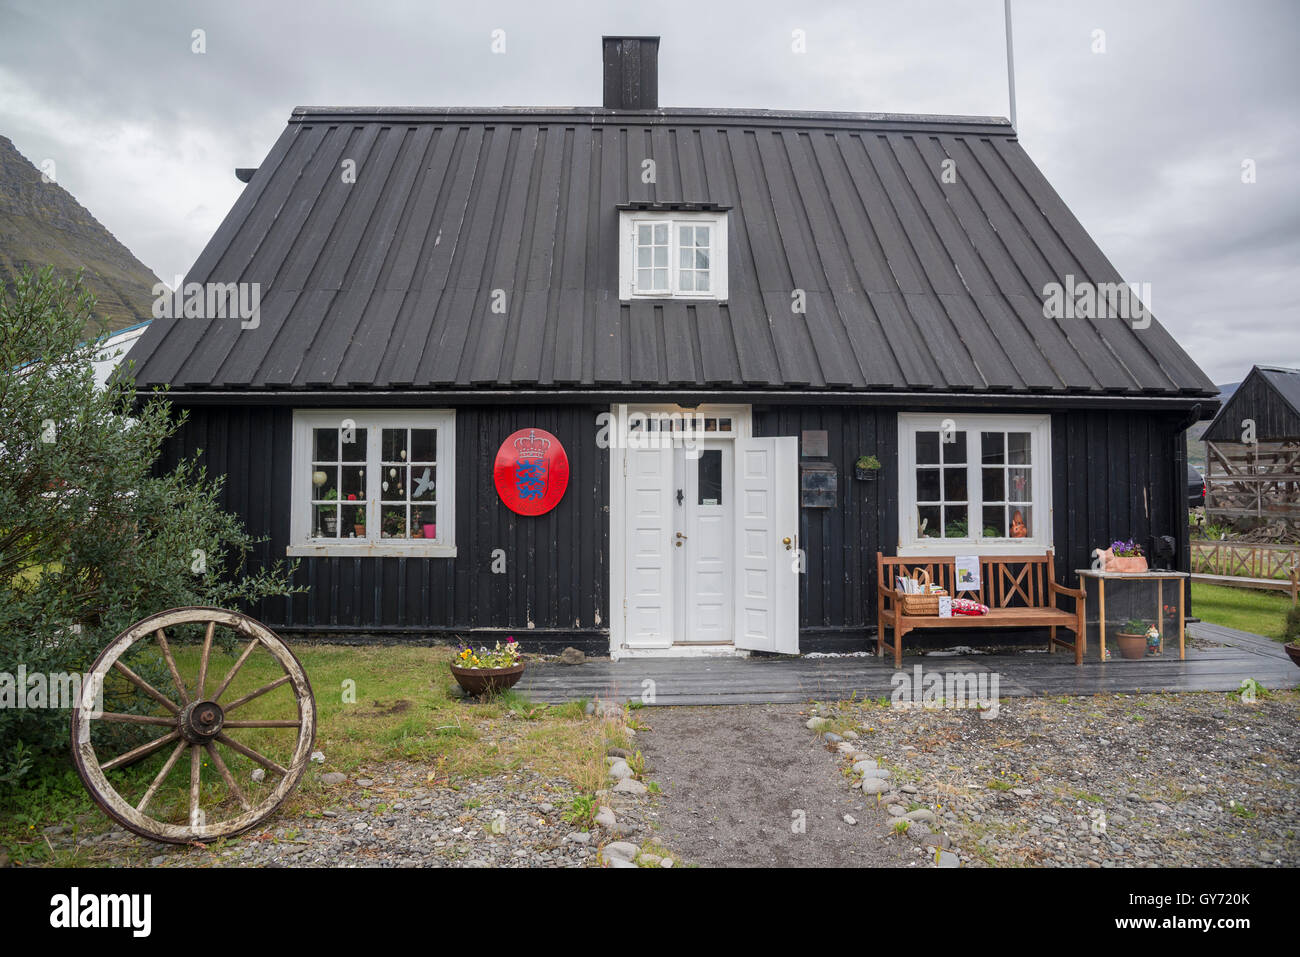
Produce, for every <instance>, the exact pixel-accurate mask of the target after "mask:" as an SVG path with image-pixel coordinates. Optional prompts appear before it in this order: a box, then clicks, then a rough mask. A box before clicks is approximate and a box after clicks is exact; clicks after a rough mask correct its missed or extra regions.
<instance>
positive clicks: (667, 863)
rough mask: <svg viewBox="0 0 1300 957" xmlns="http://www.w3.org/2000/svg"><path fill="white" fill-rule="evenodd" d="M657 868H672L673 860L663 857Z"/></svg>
mask: <svg viewBox="0 0 1300 957" xmlns="http://www.w3.org/2000/svg"><path fill="white" fill-rule="evenodd" d="M659 866H660V867H672V866H673V859H672V858H671V857H665V858H664V859H663V860H662V861H660V862H659Z"/></svg>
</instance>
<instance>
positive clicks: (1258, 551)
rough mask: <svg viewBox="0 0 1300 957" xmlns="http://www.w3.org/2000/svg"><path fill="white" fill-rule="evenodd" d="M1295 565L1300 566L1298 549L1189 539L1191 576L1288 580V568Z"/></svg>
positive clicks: (1299, 548) (1299, 550) (1299, 551)
mask: <svg viewBox="0 0 1300 957" xmlns="http://www.w3.org/2000/svg"><path fill="white" fill-rule="evenodd" d="M1297 564H1300V547H1295V546H1288V545H1237V544H1234V543H1232V542H1228V541H1223V542H1198V541H1196V539H1192V574H1200V575H1232V576H1236V577H1239V578H1279V579H1284V580H1285V579H1288V578H1290V577H1291V569H1292V567H1293V566H1295V565H1297Z"/></svg>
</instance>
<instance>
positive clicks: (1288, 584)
mask: <svg viewBox="0 0 1300 957" xmlns="http://www.w3.org/2000/svg"><path fill="white" fill-rule="evenodd" d="M1190 577H1191V579H1192V581H1194V582H1204V583H1205V584H1207V585H1227V586H1229V587H1231V588H1263V589H1266V590H1271V591H1285V592H1290V593H1291V604H1293V605H1294V604H1296V602H1297V599H1298V598H1300V566H1296V567H1293V568H1292V569H1291V575H1290V577H1288V578H1242V577H1241V576H1239V575H1205V574H1193V575H1192V576H1190Z"/></svg>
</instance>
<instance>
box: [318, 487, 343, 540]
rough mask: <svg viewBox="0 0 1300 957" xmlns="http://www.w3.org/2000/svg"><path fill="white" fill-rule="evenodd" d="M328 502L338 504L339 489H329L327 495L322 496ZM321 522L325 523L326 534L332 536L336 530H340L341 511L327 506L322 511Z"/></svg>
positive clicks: (326, 491)
mask: <svg viewBox="0 0 1300 957" xmlns="http://www.w3.org/2000/svg"><path fill="white" fill-rule="evenodd" d="M321 498H323V499H325V501H327V502H338V500H339V493H338V490H337V489H333V488H327V489H326V490H325V494H324V495H322V496H321ZM321 520H322V521H323V522H324V523H325V534H326V535H330V536H332V535H333V534H334V530H335V529H336V528H338V521H339V510H338V508H337V507H335V506H327V507H325V508H322V509H321Z"/></svg>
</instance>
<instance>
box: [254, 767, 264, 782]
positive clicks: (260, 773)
mask: <svg viewBox="0 0 1300 957" xmlns="http://www.w3.org/2000/svg"><path fill="white" fill-rule="evenodd" d="M250 777H252V779H253V780H254V781H256V782H257V783H258V784H261V783H262V782H263V781H265V780H266V768H258V769H257V770H255V771H254V772H253V773H252V774H251V775H250Z"/></svg>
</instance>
